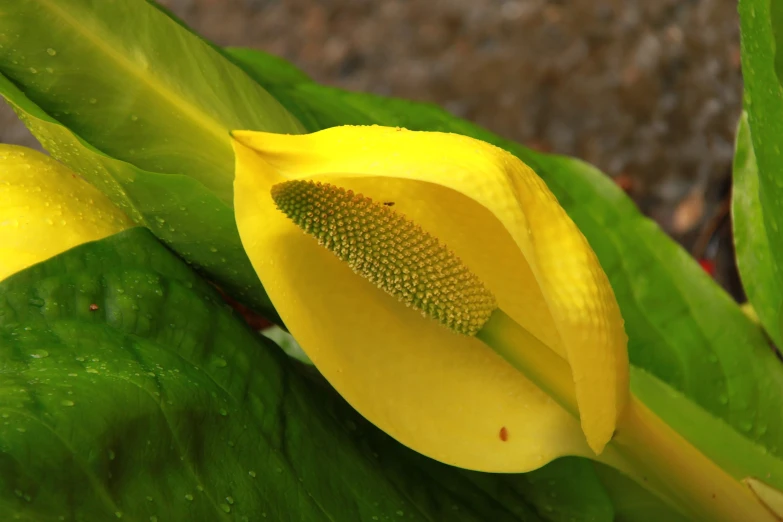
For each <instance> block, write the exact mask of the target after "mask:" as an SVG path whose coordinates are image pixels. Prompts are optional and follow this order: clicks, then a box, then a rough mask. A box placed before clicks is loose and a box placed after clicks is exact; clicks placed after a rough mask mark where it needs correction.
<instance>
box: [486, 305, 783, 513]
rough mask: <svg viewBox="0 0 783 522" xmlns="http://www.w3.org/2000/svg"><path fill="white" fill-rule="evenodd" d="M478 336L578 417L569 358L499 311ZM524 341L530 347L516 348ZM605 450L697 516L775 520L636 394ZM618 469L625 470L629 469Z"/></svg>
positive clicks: (643, 482) (605, 460) (638, 477)
mask: <svg viewBox="0 0 783 522" xmlns="http://www.w3.org/2000/svg"><path fill="white" fill-rule="evenodd" d="M476 337H477V338H479V339H480V340H481V341H482V342H484V343H485V344H486V345H487V346H489V347H490V348H492V349H493V350H494V351H495V352H496V353H497V354H499V355H500V356H501V357H503V358H504V359H505V360H506V361H508V362H509V363H510V364H511V365H512V366H514V367H515V368H516V369H517V370H519V371H520V372H522V373H523V374H524V375H525V376H526V377H527V378H528V379H530V380H531V381H532V382H533V383H535V384H536V385H537V386H538V387H539V388H541V389H542V390H543V391H544V392H546V393H547V394H549V395H550V396H551V397H552V398H553V399H554V400H555V401H557V402H558V403H559V404H560V405H561V406H562V407H563V408H564V409H565V410H567V411H568V412H569V413H571V414H572V415H574V416H575V417H576V418H579V409H578V404H577V400H576V395H575V392H574V384H573V378H572V376H571V369H570V367H569V366H568V362H567V361H566V360H565V359H563V358H562V357H560V356H559V355H558V354H556V353H555V352H554V351H552V350H551V349H550V348H549V347H548V346H546V345H545V344H544V343H543V342H541V341H540V340H539V339H538V338H536V337H535V336H534V335H532V334H531V333H530V332H528V331H527V330H525V329H524V328H522V327H521V326H519V324H517V323H516V322H515V321H514V320H513V319H511V318H510V317H509V316H508V315H507V314H506V313H504V312H503V311H502V310H500V309H498V310H496V311H495V312H494V313H493V314H492V316H491V317H490V319H489V321H488V322H487V324H486V325H484V327H483V328H482V329H481V330H480V331H479V332H478V333H477V334H476ZM521 345H524V346H526V347H527V348H526V349H525V350H517V349H515V347H517V346H521ZM607 449H608V450H610V451H609V452H608V453H609V455H611V454H612V453H617V454H618V455H619V457H620V458H621V459H622V461H623V463H624V464H626V465H629V466H630V467H631V469H630V471H631V473H630V474H631V475H632V478H634V480H636V481H637V482H639V483H640V484H641V485H642V486H643V487H645V488H646V489H648V490H650V491H652V492H653V493H655V494H657V495H659V496H661V497H662V498H663V500H664V501H666V502H668V503H670V504H672V505H673V507H675V508H676V509H678V510H680V511H681V512H682V513H683V514H684V515H686V516H689V517H692V518H694V519H695V520H703V521H705V522H736V521H738V520H742V521H747V522H757V521H758V522H775V520H776V518H775V517H774V516H773V515H772V514H771V513H770V512H769V511H768V510H767V509H766V507H765V506H763V505H762V504H761V503H760V502H759V501H758V500H757V499H756V498H755V497H754V495H753V494H752V492H751V491H750V490H749V489H747V488H746V487H745V486H743V485H742V484H741V483H740V482H739V481H737V480H735V479H734V478H733V477H731V476H730V475H729V474H728V473H726V472H725V471H724V470H723V469H721V468H720V467H719V466H718V465H716V464H715V463H714V462H712V461H711V460H710V459H708V458H707V457H706V456H705V455H704V454H702V453H701V452H700V451H699V450H698V449H696V448H695V447H694V446H693V445H692V444H691V443H689V442H688V441H687V440H685V439H684V438H683V437H682V436H681V435H680V434H679V433H677V432H676V431H674V430H673V429H672V428H670V427H669V426H668V425H667V424H666V423H665V422H663V420H661V419H660V418H659V417H658V416H657V415H655V414H654V413H653V412H652V411H650V410H649V409H648V408H647V407H646V406H645V405H644V404H643V403H642V402H641V401H639V399H637V398H636V397H635V396H633V395H631V399H630V401H629V402H628V404H627V405H626V407H625V409H624V410H623V412H622V414H621V415H620V417H619V419H618V423H617V430H616V432H615V436H614V437H613V439H612V441H611V442H610V445H609V446H608V447H607ZM605 453H607V452H605ZM595 460H597V461H599V462H603V463H605V464H609V465H611V466H613V467H616V468H618V465H617V461H616V459H614V458H611V457H608V458H604V457H603V456H596V457H595ZM623 467H625V466H623ZM620 471H623V472H626V473H627V472H628V471H629V470H627V469H620Z"/></svg>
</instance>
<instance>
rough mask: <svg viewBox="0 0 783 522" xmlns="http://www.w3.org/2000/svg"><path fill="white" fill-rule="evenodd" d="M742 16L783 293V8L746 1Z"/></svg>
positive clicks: (774, 259) (763, 207)
mask: <svg viewBox="0 0 783 522" xmlns="http://www.w3.org/2000/svg"><path fill="white" fill-rule="evenodd" d="M739 12H740V26H741V42H742V76H743V79H744V83H745V97H744V98H745V109H746V110H747V113H748V123H749V126H750V135H751V140H752V143H753V150H754V154H755V159H756V166H757V171H758V174H757V179H758V200H759V203H760V208H759V210H758V211H759V212H760V214H761V218H762V221H763V224H764V226H763V228H762V229H757V231H756V233H758V234H761V235H764V236H766V238H767V242H768V243H769V249H768V251H769V255H770V256H771V259H770V260H769V263H770V265H771V266H772V267H773V268H774V271H775V273H774V276H775V279H777V283H776V286H777V288H780V287H781V286H783V273H781V272H780V271H779V270H777V267H778V266H780V265H781V264H783V215H782V214H781V210H782V209H783V155H782V154H781V146H783V87H782V86H781V80H782V79H783V53H781V51H780V49H781V48H783V5H781V3H780V2H770V1H769V0H741V1H740V2H739ZM751 291H752V290H751ZM778 295H779V294H778ZM772 312H773V310H768V311H767V312H766V313H767V314H768V315H769V314H771V313H772ZM774 313H775V314H776V317H775V318H774V324H773V323H771V322H769V320H765V319H764V318H762V320H764V321H765V322H764V325H765V327H767V328H770V330H769V331H770V335H771V336H772V337H773V339H781V337H783V334H782V333H781V327H782V325H781V317H782V315H781V314H783V309H781V308H780V306H779V303H778V307H777V309H775V310H774ZM760 317H761V315H760Z"/></svg>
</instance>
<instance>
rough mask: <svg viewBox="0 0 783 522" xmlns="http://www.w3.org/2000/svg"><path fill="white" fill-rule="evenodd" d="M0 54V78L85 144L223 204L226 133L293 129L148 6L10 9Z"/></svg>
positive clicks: (44, 3) (228, 197) (65, 1)
mask: <svg viewBox="0 0 783 522" xmlns="http://www.w3.org/2000/svg"><path fill="white" fill-rule="evenodd" d="M118 21H121V23H118ZM0 45H1V47H0V72H2V73H3V74H5V75H6V76H7V77H8V78H10V79H11V80H13V81H14V82H15V83H17V85H20V86H21V89H22V90H23V91H24V93H25V94H26V95H27V97H28V98H30V99H31V100H32V101H33V102H35V103H36V104H38V105H39V106H40V107H41V108H42V109H43V110H45V111H46V112H47V113H48V114H50V115H52V116H53V117H54V118H57V119H58V120H59V121H61V122H62V123H63V124H64V125H65V126H67V127H68V128H69V129H71V130H72V131H74V132H75V133H76V134H78V135H79V136H81V137H82V138H84V139H85V140H86V141H87V142H88V143H90V144H92V145H93V146H95V147H96V148H98V149H100V150H101V151H103V152H105V153H107V154H109V155H110V156H112V157H115V158H117V159H120V160H123V161H127V162H129V163H132V164H134V165H136V166H137V167H140V168H142V169H145V170H149V171H153V172H164V173H171V174H184V175H187V176H189V177H191V178H193V179H196V180H198V181H200V182H201V183H202V184H203V185H204V186H205V187H207V188H208V189H209V190H210V191H211V192H212V193H214V194H215V195H216V196H217V197H218V198H219V199H220V200H221V201H223V203H225V204H226V205H229V206H230V205H231V204H232V200H233V198H232V182H233V167H234V160H233V153H232V151H231V144H230V138H229V135H228V132H229V131H230V130H231V129H235V128H254V129H259V130H269V131H277V132H299V131H301V127H300V126H299V124H298V122H297V121H296V120H295V119H294V118H293V117H291V115H290V114H288V113H287V112H286V111H285V110H284V109H283V108H282V107H281V106H280V104H279V103H278V102H277V101H276V100H275V99H274V98H272V97H271V96H269V94H268V93H266V92H265V91H264V89H263V88H261V87H260V86H259V85H257V84H256V83H254V82H253V81H251V80H250V79H249V78H248V77H247V75H245V74H244V73H243V72H242V71H241V70H240V69H238V68H237V67H235V66H234V65H233V64H231V63H230V62H229V61H228V60H226V59H225V58H223V57H222V56H221V55H220V54H219V53H218V52H216V51H215V50H213V49H212V48H211V47H210V46H209V45H208V44H206V43H205V42H203V41H202V40H201V39H200V38H198V37H196V36H194V35H193V34H191V33H190V32H189V31H187V30H186V29H184V28H183V27H181V26H180V25H178V24H177V23H176V22H174V21H173V20H171V19H170V18H169V17H167V16H166V15H165V14H164V13H162V12H160V11H159V10H157V9H156V8H155V7H153V6H151V5H149V4H147V3H146V2H139V1H128V0H123V1H117V2H106V1H103V0H29V1H25V2H12V3H10V4H8V5H5V6H4V7H3V12H2V14H0Z"/></svg>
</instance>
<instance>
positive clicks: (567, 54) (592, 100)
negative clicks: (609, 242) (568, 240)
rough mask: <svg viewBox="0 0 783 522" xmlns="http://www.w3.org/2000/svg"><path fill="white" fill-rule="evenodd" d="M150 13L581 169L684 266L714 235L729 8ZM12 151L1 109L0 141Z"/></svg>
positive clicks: (250, 7) (286, 2) (333, 5)
mask: <svg viewBox="0 0 783 522" xmlns="http://www.w3.org/2000/svg"><path fill="white" fill-rule="evenodd" d="M162 3H163V4H165V5H166V6H168V7H169V8H170V9H172V10H173V11H174V12H175V13H176V14H177V15H179V16H180V17H181V18H183V19H184V20H185V21H186V22H187V23H188V24H190V25H191V26H192V27H193V28H194V29H196V31H198V32H199V33H201V34H203V35H204V36H206V37H207V38H209V39H211V40H213V41H215V42H216V43H218V44H221V45H235V46H250V47H256V48H260V49H264V50H266V51H269V52H272V53H274V54H277V55H279V56H282V57H284V58H286V59H288V60H290V61H291V62H293V63H294V64H296V65H298V66H299V67H301V68H302V69H303V70H304V71H305V72H307V73H308V74H309V75H311V76H312V77H313V78H314V79H316V80H317V81H319V82H322V83H326V84H330V85H334V86H339V87H343V88H346V89H352V90H363V91H370V92H374V93H377V94H383V95H392V96H398V97H403V98H409V99H413V100H422V101H429V102H435V103H438V104H440V105H442V106H443V107H445V108H446V109H447V110H449V111H450V112H452V113H454V114H456V115H458V116H461V117H464V118H467V119H470V120H473V121H475V122H477V123H479V124H481V125H483V126H485V127H487V128H489V129H491V130H493V131H495V132H497V133H499V134H501V135H503V136H505V137H508V138H512V139H514V140H517V141H519V142H522V143H524V144H527V145H529V146H531V147H535V148H537V149H540V150H546V151H553V152H558V153H564V154H569V155H573V156H577V157H579V158H582V159H584V160H586V161H588V162H590V163H593V164H595V165H596V166H598V167H599V168H601V169H602V170H603V171H604V172H606V173H608V174H609V175H611V176H612V177H614V178H615V179H616V181H617V182H618V183H619V184H620V185H621V186H622V187H623V188H624V189H626V190H627V191H628V192H629V194H630V195H631V196H632V197H633V198H634V199H635V200H636V202H637V203H638V204H639V206H640V208H641V209H642V210H643V211H644V212H645V213H646V214H648V215H649V216H651V217H652V218H653V219H655V220H656V221H658V222H659V223H660V224H661V225H662V226H663V227H664V228H665V229H666V230H667V231H668V232H669V233H670V234H672V235H673V236H674V237H675V238H676V239H678V240H679V241H681V242H682V243H683V244H684V245H685V246H686V247H687V248H689V249H691V250H692V251H695V253H696V254H697V256H699V257H701V255H702V254H703V251H710V250H713V251H714V250H715V245H714V243H713V244H711V245H708V242H707V238H708V237H709V236H710V234H711V231H712V230H713V229H716V230H718V231H721V230H726V227H725V225H724V221H722V220H721V219H720V215H721V212H723V211H724V210H725V208H722V207H721V204H720V203H721V200H722V199H723V198H724V197H725V195H726V188H727V181H728V179H729V176H730V164H731V158H732V148H733V145H732V142H733V134H734V128H735V125H736V120H737V117H738V115H739V111H740V107H741V96H742V79H741V75H740V60H739V31H738V17H737V12H736V2H733V1H727V0H723V1H720V0H623V1H621V0H570V1H569V0H559V1H556V0H550V1H544V0H427V1H418V2H417V1H414V0H375V1H372V0H321V1H318V0H163V1H162ZM26 139H29V138H28V137H26V134H25V133H24V132H23V129H21V128H20V126H19V125H18V124H16V123H14V119H13V116H12V115H11V114H10V111H8V110H6V109H5V108H3V110H2V112H0V141H4V142H16V143H18V142H25V140H26ZM716 215H718V217H716ZM724 243H726V241H724ZM713 253H714V252H713Z"/></svg>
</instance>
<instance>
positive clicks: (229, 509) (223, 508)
mask: <svg viewBox="0 0 783 522" xmlns="http://www.w3.org/2000/svg"><path fill="white" fill-rule="evenodd" d="M220 509H222V510H223V511H225V512H226V513H231V506H229V505H228V504H220Z"/></svg>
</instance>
